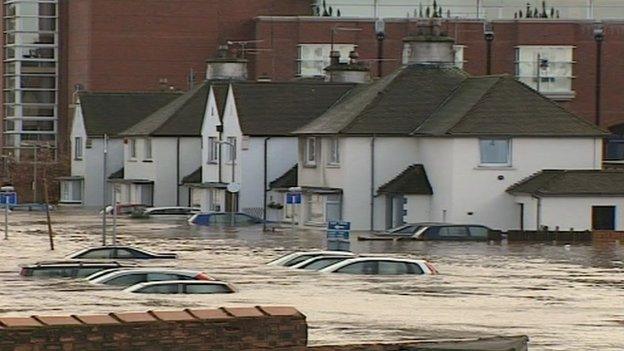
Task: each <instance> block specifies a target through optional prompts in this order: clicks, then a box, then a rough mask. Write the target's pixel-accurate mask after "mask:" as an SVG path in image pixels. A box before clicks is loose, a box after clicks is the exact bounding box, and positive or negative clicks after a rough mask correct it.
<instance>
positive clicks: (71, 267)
mask: <svg viewBox="0 0 624 351" xmlns="http://www.w3.org/2000/svg"><path fill="white" fill-rule="evenodd" d="M120 267H130V266H127V265H122V264H121V263H119V262H88V261H44V262H37V263H35V264H31V265H25V266H22V267H21V271H20V275H21V276H24V277H46V278H55V277H56V278H84V277H87V276H89V275H91V274H93V273H96V272H100V271H103V270H107V269H112V268H120Z"/></svg>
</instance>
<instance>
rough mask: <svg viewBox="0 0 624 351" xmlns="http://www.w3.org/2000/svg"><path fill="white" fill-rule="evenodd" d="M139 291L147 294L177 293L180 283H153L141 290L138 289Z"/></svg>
mask: <svg viewBox="0 0 624 351" xmlns="http://www.w3.org/2000/svg"><path fill="white" fill-rule="evenodd" d="M137 292H140V293H145V294H177V293H179V291H178V284H162V285H152V286H147V287H145V288H143V289H141V290H137Z"/></svg>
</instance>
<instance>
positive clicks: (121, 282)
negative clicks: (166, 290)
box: [104, 273, 147, 286]
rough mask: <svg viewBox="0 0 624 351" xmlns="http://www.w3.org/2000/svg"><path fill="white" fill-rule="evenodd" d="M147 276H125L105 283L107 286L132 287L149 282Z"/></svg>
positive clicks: (141, 274)
mask: <svg viewBox="0 0 624 351" xmlns="http://www.w3.org/2000/svg"><path fill="white" fill-rule="evenodd" d="M146 277H147V275H146V274H144V273H133V274H125V275H122V276H119V277H116V278H113V279H110V280H108V281H105V282H104V284H106V285H115V286H130V285H134V284H138V283H144V282H146V281H147V278H146Z"/></svg>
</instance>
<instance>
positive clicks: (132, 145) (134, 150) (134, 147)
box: [128, 138, 137, 160]
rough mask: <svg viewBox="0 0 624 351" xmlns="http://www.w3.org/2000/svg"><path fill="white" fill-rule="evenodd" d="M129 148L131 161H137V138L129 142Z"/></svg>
mask: <svg viewBox="0 0 624 351" xmlns="http://www.w3.org/2000/svg"><path fill="white" fill-rule="evenodd" d="M129 144H130V145H128V147H129V149H130V150H128V151H130V159H131V160H136V156H137V142H136V139H135V138H131V139H130V141H129Z"/></svg>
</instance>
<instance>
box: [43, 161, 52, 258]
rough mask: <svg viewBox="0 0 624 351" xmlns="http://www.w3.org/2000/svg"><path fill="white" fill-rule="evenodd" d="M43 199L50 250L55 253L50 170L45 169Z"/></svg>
mask: <svg viewBox="0 0 624 351" xmlns="http://www.w3.org/2000/svg"><path fill="white" fill-rule="evenodd" d="M43 192H44V194H43V197H44V200H45V211H46V221H47V223H48V237H49V238H50V250H52V251H54V233H53V232H52V220H51V218H50V197H49V195H48V168H47V166H46V167H44V168H43Z"/></svg>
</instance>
